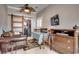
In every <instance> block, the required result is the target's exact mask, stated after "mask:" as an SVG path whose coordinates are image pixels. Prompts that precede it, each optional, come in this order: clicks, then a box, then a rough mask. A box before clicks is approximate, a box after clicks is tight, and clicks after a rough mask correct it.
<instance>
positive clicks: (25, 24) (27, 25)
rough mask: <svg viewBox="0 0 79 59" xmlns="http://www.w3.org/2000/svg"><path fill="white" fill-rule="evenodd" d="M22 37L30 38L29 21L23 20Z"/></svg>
mask: <svg viewBox="0 0 79 59" xmlns="http://www.w3.org/2000/svg"><path fill="white" fill-rule="evenodd" d="M24 35H27V36H31V20H26V19H25V20H24Z"/></svg>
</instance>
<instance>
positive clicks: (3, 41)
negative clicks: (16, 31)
mask: <svg viewBox="0 0 79 59" xmlns="http://www.w3.org/2000/svg"><path fill="white" fill-rule="evenodd" d="M26 40H27V37H18V38H13V37H6V38H0V47H1V53H6V52H7V51H6V49H7V48H8V46H10V45H11V43H17V42H20V41H26Z"/></svg>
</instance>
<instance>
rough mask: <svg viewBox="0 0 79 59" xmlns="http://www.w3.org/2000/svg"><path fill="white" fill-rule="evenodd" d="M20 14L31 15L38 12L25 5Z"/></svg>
mask: <svg viewBox="0 0 79 59" xmlns="http://www.w3.org/2000/svg"><path fill="white" fill-rule="evenodd" d="M20 12H25V13H28V14H29V13H31V12H36V10H35V9H34V8H33V7H30V6H29V5H28V4H25V5H24V6H23V7H21V9H20Z"/></svg>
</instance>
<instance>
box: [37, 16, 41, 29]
mask: <svg viewBox="0 0 79 59" xmlns="http://www.w3.org/2000/svg"><path fill="white" fill-rule="evenodd" d="M39 27H42V17H40V18H38V19H37V28H39Z"/></svg>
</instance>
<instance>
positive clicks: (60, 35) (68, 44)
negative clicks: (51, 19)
mask: <svg viewBox="0 0 79 59" xmlns="http://www.w3.org/2000/svg"><path fill="white" fill-rule="evenodd" d="M50 30H51V32H52V34H53V37H54V38H53V39H52V40H53V42H54V43H52V48H53V49H54V50H55V51H57V52H59V53H63V54H73V53H75V30H74V29H50Z"/></svg>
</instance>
